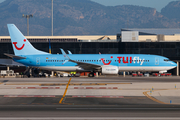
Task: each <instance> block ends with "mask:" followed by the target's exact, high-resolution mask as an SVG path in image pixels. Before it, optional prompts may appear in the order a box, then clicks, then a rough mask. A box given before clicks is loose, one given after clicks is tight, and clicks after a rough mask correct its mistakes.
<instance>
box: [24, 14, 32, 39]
mask: <svg viewBox="0 0 180 120" xmlns="http://www.w3.org/2000/svg"><path fill="white" fill-rule="evenodd" d="M22 17H23V18H26V19H27V36H29V18H30V17H33V14H30V15H24V14H23V15H22Z"/></svg>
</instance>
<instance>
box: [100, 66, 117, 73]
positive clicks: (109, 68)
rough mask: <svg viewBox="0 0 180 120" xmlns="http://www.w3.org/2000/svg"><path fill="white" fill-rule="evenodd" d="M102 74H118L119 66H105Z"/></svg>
mask: <svg viewBox="0 0 180 120" xmlns="http://www.w3.org/2000/svg"><path fill="white" fill-rule="evenodd" d="M102 74H118V67H117V66H103V67H102Z"/></svg>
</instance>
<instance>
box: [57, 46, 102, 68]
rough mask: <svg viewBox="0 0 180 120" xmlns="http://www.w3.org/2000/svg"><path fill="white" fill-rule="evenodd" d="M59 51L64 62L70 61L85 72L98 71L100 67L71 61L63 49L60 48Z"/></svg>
mask: <svg viewBox="0 0 180 120" xmlns="http://www.w3.org/2000/svg"><path fill="white" fill-rule="evenodd" d="M60 50H61V52H62V54H63V56H64V58H65V60H68V61H70V62H73V63H76V64H77V65H78V66H80V67H81V68H83V69H85V70H91V69H100V68H101V65H97V64H92V63H85V62H79V61H75V60H71V59H70V58H69V57H68V56H67V54H66V53H65V52H64V50H63V49H61V48H60Z"/></svg>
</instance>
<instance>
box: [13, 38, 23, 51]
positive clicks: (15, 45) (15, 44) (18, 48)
mask: <svg viewBox="0 0 180 120" xmlns="http://www.w3.org/2000/svg"><path fill="white" fill-rule="evenodd" d="M24 42H26V39H24ZM13 44H14V47H15V48H16V49H17V50H22V49H23V48H24V46H25V44H23V45H22V46H21V47H17V42H13Z"/></svg>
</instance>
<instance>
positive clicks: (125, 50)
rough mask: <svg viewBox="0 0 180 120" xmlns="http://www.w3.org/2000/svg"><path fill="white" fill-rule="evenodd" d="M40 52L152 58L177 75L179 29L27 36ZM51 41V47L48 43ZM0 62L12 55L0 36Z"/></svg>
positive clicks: (179, 48)
mask: <svg viewBox="0 0 180 120" xmlns="http://www.w3.org/2000/svg"><path fill="white" fill-rule="evenodd" d="M26 38H27V39H28V40H29V41H30V42H31V43H32V44H33V46H34V47H35V48H37V49H39V50H42V51H46V52H49V44H51V53H52V54H61V52H60V49H59V48H62V49H64V50H65V51H66V52H67V50H70V51H71V52H72V53H73V54H99V53H101V54H154V55H161V56H165V57H168V58H169V59H170V60H172V61H174V62H176V63H177V65H178V67H177V68H175V69H174V70H171V71H169V72H172V73H173V74H174V75H179V61H180V29H121V33H120V34H117V35H91V36H26ZM49 41H50V43H49ZM0 48H1V49H0V61H2V60H3V61H5V60H4V59H9V58H8V57H7V56H5V55H4V53H8V54H14V53H13V49H12V45H11V41H10V37H9V36H0Z"/></svg>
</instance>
